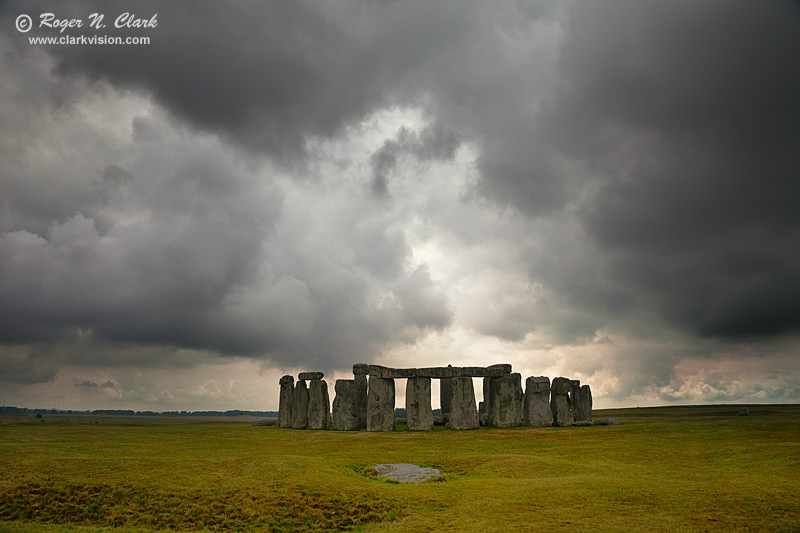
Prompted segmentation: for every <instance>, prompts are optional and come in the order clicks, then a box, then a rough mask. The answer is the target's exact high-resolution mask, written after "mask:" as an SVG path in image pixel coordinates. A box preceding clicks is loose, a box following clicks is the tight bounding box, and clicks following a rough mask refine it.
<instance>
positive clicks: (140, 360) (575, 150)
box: [0, 0, 800, 409]
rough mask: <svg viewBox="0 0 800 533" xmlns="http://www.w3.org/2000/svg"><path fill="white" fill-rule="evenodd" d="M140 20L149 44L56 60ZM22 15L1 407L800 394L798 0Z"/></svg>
mask: <svg viewBox="0 0 800 533" xmlns="http://www.w3.org/2000/svg"><path fill="white" fill-rule="evenodd" d="M125 11H132V12H135V14H136V15H137V16H140V17H142V18H144V19H149V18H150V17H151V16H152V15H153V14H155V13H157V19H158V25H157V26H156V27H155V28H127V29H116V28H113V27H109V28H107V29H106V30H107V33H108V34H111V35H120V36H140V35H147V36H149V37H151V43H150V44H148V45H142V46H90V45H77V46H67V45H41V44H39V45H36V44H31V43H30V42H29V40H28V37H29V36H48V35H61V34H60V33H59V32H58V31H57V30H52V29H47V28H40V27H38V24H37V21H38V16H39V14H41V13H44V12H53V13H55V14H56V15H57V16H58V17H61V18H69V17H78V18H83V19H86V17H87V16H88V15H89V14H90V13H93V12H102V13H106V18H107V21H106V22H107V23H108V24H109V25H110V24H111V21H112V20H113V18H114V17H115V16H116V14H118V13H122V12H125ZM22 13H27V14H29V15H30V16H31V17H32V18H33V22H34V28H33V30H32V31H31V32H30V33H27V34H26V33H21V32H18V31H17V30H16V29H15V27H14V21H15V20H16V19H17V16H18V15H20V14H22ZM0 21H2V26H1V27H0V49H2V52H3V55H2V57H3V65H4V76H3V79H2V81H0V104H1V106H0V109H2V111H1V112H0V120H2V122H1V123H2V131H3V135H2V137H0V158H1V159H2V161H3V164H2V167H0V187H2V199H1V200H0V358H2V361H4V364H3V374H2V380H3V382H5V383H8V384H10V385H12V386H11V387H10V388H9V389H8V391H9V392H8V393H6V395H5V396H3V397H2V398H1V399H0V401H3V402H5V403H15V402H16V400H14V398H15V397H21V398H25V397H26V394H28V396H27V397H30V398H45V397H47V396H46V393H45V392H43V391H45V390H46V389H45V388H44V387H49V388H50V389H48V390H52V391H54V392H53V393H52V395H53V397H59V398H62V401H65V402H66V401H69V402H77V403H76V406H79V405H77V404H78V403H80V402H81V401H83V400H81V399H80V398H82V396H80V395H81V394H83V395H85V396H83V397H85V398H90V399H91V398H93V399H95V400H96V399H97V393H98V392H103V393H104V394H105V395H104V396H103V398H104V400H105V401H113V402H119V404H120V405H122V404H124V403H125V402H126V401H127V402H131V405H132V404H135V406H137V407H138V406H145V405H154V404H155V405H163V406H164V408H165V409H167V408H172V407H173V406H186V405H189V404H190V403H191V402H198V401H199V400H198V398H201V397H203V394H205V393H204V392H203V391H206V393H207V399H206V400H203V401H200V403H198V408H199V407H203V408H206V407H209V406H211V405H220V406H222V407H225V406H223V405H222V404H224V403H225V402H226V401H227V402H231V401H245V402H258V401H263V402H264V405H268V406H272V404H273V403H274V401H273V400H274V398H272V396H275V398H277V393H275V394H273V395H272V396H270V394H271V393H270V392H269V391H267V392H265V393H264V394H265V396H264V398H263V399H262V400H258V399H257V396H256V395H255V393H254V394H252V395H250V396H247V397H246V399H243V398H244V397H243V396H236V394H235V393H234V392H232V391H234V390H235V388H236V387H233V386H231V385H225V384H222V383H217V382H216V381H214V379H213V376H214V375H222V374H223V373H224V372H223V371H222V370H221V369H222V368H223V367H224V368H228V369H230V370H228V371H226V372H229V375H230V376H235V377H231V378H230V379H231V380H233V379H236V380H241V379H246V378H243V374H237V372H245V370H243V369H245V368H246V369H248V370H247V372H251V373H252V367H251V366H249V365H253V364H255V365H257V366H258V368H259V372H261V374H262V375H263V376H272V374H280V373H283V372H289V371H292V369H296V368H302V369H321V370H325V371H327V372H329V375H331V373H336V372H346V371H347V369H348V367H349V366H350V365H351V364H352V363H355V362H360V361H366V362H377V361H385V362H392V363H407V364H417V363H419V364H422V363H423V362H424V363H427V362H430V361H434V360H435V361H440V362H442V363H453V364H458V363H459V362H469V361H473V362H474V361H475V359H476V358H478V359H480V360H481V361H483V362H481V363H478V364H491V363H495V362H506V361H508V362H511V363H513V364H514V366H515V368H518V369H519V370H520V371H524V372H529V373H530V374H534V373H535V374H537V375H539V374H542V373H545V372H550V373H553V375H555V373H561V374H566V375H573V376H577V377H580V378H581V379H584V380H588V382H589V383H591V384H592V385H593V388H595V389H596V390H597V393H596V394H595V399H596V401H597V403H598V404H600V405H602V404H603V402H604V401H605V402H607V403H608V404H609V405H611V404H626V403H631V402H634V401H635V402H637V403H638V404H643V403H648V402H649V403H653V402H656V403H664V402H673V401H678V402H685V401H692V402H699V401H745V400H747V401H797V400H798V399H800V393H798V392H797V389H796V388H792V387H791V386H788V385H787V382H788V381H791V379H792V378H793V377H796V376H797V375H798V374H800V368H798V366H800V363H798V361H797V360H796V355H795V354H796V349H797V347H798V327H799V326H800V304H798V302H800V283H799V282H798V281H797V280H798V279H800V249H798V247H797V244H796V243H797V242H800V215H799V214H798V213H800V211H798V210H797V208H796V206H795V205H794V204H796V199H797V198H800V181H798V180H797V176H798V175H800V157H798V155H797V154H799V153H800V104H799V103H798V102H797V98H796V95H797V94H798V93H800V32H798V31H797V28H798V27H799V26H800V8H798V6H797V4H796V3H794V2H789V1H787V2H770V3H766V4H765V3H755V2H747V1H733V2H731V1H708V2H703V3H701V4H698V3H696V2H689V1H677V2H675V1H672V2H666V1H664V2H662V1H658V2H648V3H642V2H635V1H622V0H615V1H611V2H603V3H591V4H590V3H586V2H555V1H541V2H511V1H508V2H493V3H492V4H491V5H489V4H486V3H480V2H432V3H419V2H405V1H399V2H398V1H395V2H370V3H363V2H330V3H317V2H261V3H253V4H246V3H244V4H243V3H236V4H222V3H219V2H191V3H188V2H173V3H169V4H163V3H148V2H137V3H136V4H135V5H131V4H130V3H128V2H112V3H105V2H104V3H94V2H78V3H70V4H69V5H64V4H62V3H49V2H24V3H15V2H10V3H5V4H3V6H2V7H0ZM65 33H66V32H65ZM70 33H71V34H72V35H87V36H90V35H92V34H94V33H96V30H95V29H93V28H89V27H88V26H87V25H84V27H82V28H74V29H72V30H70ZM225 365H228V366H225ZM237 365H238V366H237ZM170 369H172V370H170ZM181 369H183V370H181ZM237 369H238V370H237ZM712 369H713V371H712ZM777 369H780V371H778V370H777ZM132 371H137V372H144V374H143V376H144V377H140V378H135V379H134V378H133V377H131V375H130V372H132ZM171 371H174V372H188V374H186V376H187V377H184V378H183V379H184V381H182V382H181V384H180V385H175V387H172V388H171V387H170V386H169V385H168V384H167V381H168V380H166V378H165V376H168V375H169V372H171ZM745 374H747V375H751V376H758V379H759V382H758V383H753V384H748V383H746V376H745ZM148 375H149V376H151V377H152V379H149V378H147V376H148ZM148 379H149V380H148ZM191 380H196V381H197V382H198V383H195V384H193V382H192V381H191ZM256 382H257V383H258V386H259V387H260V386H261V382H260V381H259V380H256V381H253V383H256ZM252 386H253V387H255V385H252ZM269 386H270V387H273V386H274V387H275V391H277V386H276V385H274V384H272V383H269ZM36 387H39V388H38V389H37V388H36ZM245 388H246V387H245ZM34 389H35V390H36V391H37V392H36V395H34V393H33V392H30V391H33V390H34ZM26 391H28V392H26ZM59 391H60V392H59ZM65 391H68V392H65ZM112 391H113V394H111V392H112ZM209 391H212V392H209ZM262 392H263V391H262ZM106 393H107V394H106ZM76 394H77V396H76ZM91 394H94V396H91ZM248 394H249V393H248ZM59 395H60V396H59ZM209 398H213V401H214V402H218V403H216V404H209V403H208V402H209V401H212V400H210V399H209ZM254 398H256V399H254ZM85 401H87V402H88V401H89V400H88V399H87V400H85ZM17 403H18V402H17ZM190 407H191V406H190ZM229 407H239V406H229ZM243 407H254V408H255V407H259V408H260V407H263V406H259V405H255V404H254V405H249V404H248V405H245V406H243Z"/></svg>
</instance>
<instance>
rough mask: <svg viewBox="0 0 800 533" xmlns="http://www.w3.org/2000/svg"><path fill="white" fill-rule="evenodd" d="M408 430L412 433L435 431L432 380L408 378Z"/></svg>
mask: <svg viewBox="0 0 800 533" xmlns="http://www.w3.org/2000/svg"><path fill="white" fill-rule="evenodd" d="M406 429H408V430H410V431H427V430H429V429H433V411H432V410H431V379H430V378H408V382H407V383H406Z"/></svg>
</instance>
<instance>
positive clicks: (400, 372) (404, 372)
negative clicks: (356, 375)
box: [369, 365, 417, 379]
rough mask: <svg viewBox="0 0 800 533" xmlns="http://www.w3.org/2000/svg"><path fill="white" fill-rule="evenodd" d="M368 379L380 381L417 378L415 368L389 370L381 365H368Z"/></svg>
mask: <svg viewBox="0 0 800 533" xmlns="http://www.w3.org/2000/svg"><path fill="white" fill-rule="evenodd" d="M369 377H371V378H382V379H396V378H414V377H417V369H416V368H390V367H388V366H381V365H369Z"/></svg>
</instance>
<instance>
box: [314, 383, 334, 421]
mask: <svg viewBox="0 0 800 533" xmlns="http://www.w3.org/2000/svg"><path fill="white" fill-rule="evenodd" d="M330 424H331V402H330V399H329V398H328V384H327V383H326V382H325V381H324V380H321V379H312V380H311V382H310V383H309V386H308V429H328V428H329V427H330Z"/></svg>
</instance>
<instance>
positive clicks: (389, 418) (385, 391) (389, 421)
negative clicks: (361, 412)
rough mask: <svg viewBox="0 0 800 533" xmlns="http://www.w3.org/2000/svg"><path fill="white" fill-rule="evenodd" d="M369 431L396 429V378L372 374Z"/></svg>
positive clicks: (368, 415) (368, 418) (368, 417)
mask: <svg viewBox="0 0 800 533" xmlns="http://www.w3.org/2000/svg"><path fill="white" fill-rule="evenodd" d="M367 431H394V379H388V378H376V377H374V376H370V378H369V392H368V394H367Z"/></svg>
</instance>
